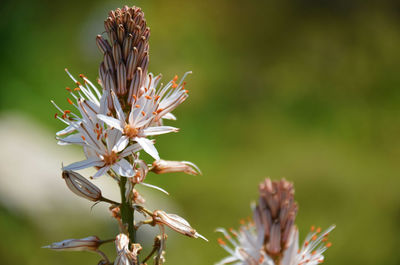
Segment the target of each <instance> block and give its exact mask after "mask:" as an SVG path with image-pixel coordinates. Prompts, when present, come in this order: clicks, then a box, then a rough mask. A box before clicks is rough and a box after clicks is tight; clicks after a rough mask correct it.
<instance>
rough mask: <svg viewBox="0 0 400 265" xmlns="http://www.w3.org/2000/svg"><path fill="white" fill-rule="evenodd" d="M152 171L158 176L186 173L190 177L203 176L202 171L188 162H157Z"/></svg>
mask: <svg viewBox="0 0 400 265" xmlns="http://www.w3.org/2000/svg"><path fill="white" fill-rule="evenodd" d="M151 170H152V171H153V172H154V173H156V174H164V173H171V172H184V173H186V174H189V175H199V174H201V171H200V169H199V168H198V167H197V166H196V165H195V164H193V163H191V162H188V161H167V160H157V161H154V162H153V167H152V169H151Z"/></svg>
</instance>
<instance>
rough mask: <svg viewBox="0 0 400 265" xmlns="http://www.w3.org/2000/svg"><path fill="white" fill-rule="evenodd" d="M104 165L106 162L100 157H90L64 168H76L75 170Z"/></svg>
mask: <svg viewBox="0 0 400 265" xmlns="http://www.w3.org/2000/svg"><path fill="white" fill-rule="evenodd" d="M102 165H104V162H103V161H102V160H101V159H100V158H97V157H90V158H88V159H86V160H83V161H79V162H75V163H72V164H70V165H68V166H66V167H64V170H74V171H75V170H79V169H84V168H88V167H100V166H102Z"/></svg>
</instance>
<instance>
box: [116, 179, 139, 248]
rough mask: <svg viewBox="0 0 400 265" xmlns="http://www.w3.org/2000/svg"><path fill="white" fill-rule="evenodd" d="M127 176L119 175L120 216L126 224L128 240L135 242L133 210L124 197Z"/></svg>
mask: <svg viewBox="0 0 400 265" xmlns="http://www.w3.org/2000/svg"><path fill="white" fill-rule="evenodd" d="M126 181H127V178H125V177H122V176H121V177H120V181H119V189H120V191H121V206H120V210H121V218H122V223H123V224H124V225H128V233H129V240H130V242H131V244H133V243H135V232H136V231H135V226H134V223H133V221H134V220H133V214H134V210H133V208H132V206H131V203H130V202H129V201H127V200H126V198H125V184H126Z"/></svg>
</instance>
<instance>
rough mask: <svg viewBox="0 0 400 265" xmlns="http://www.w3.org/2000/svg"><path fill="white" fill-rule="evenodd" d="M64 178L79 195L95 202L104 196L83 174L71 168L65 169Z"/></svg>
mask: <svg viewBox="0 0 400 265" xmlns="http://www.w3.org/2000/svg"><path fill="white" fill-rule="evenodd" d="M62 178H63V179H64V180H65V183H67V186H68V188H69V189H70V190H71V191H72V192H73V193H75V194H76V195H78V196H79V197H82V198H85V199H88V200H89V201H93V202H97V201H99V200H100V199H101V198H102V196H101V190H100V189H99V188H98V187H97V186H96V185H94V184H93V183H91V182H90V181H88V180H87V179H86V178H84V177H83V176H82V175H80V174H78V173H76V172H74V171H71V170H64V171H63V172H62Z"/></svg>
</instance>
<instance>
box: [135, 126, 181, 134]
mask: <svg viewBox="0 0 400 265" xmlns="http://www.w3.org/2000/svg"><path fill="white" fill-rule="evenodd" d="M178 131H179V129H178V128H175V127H172V126H155V127H148V128H146V129H144V130H143V132H142V135H143V136H144V137H146V136H152V135H160V134H165V133H170V132H178Z"/></svg>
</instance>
